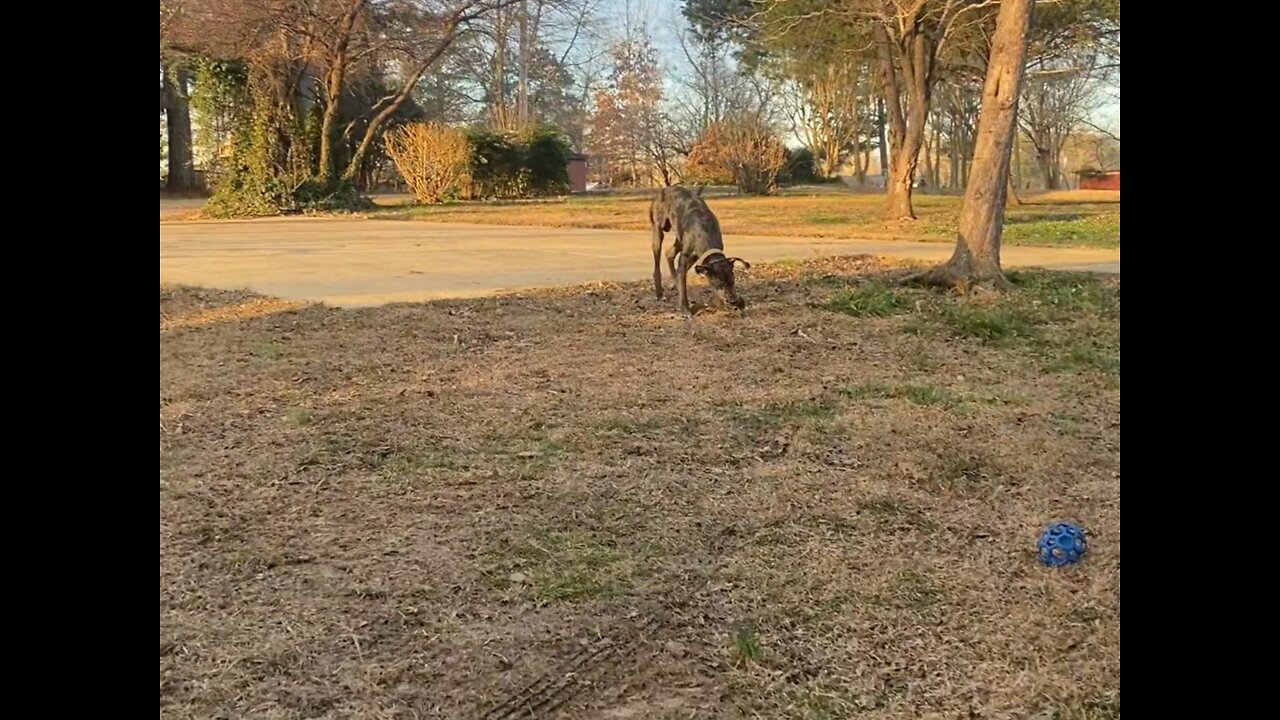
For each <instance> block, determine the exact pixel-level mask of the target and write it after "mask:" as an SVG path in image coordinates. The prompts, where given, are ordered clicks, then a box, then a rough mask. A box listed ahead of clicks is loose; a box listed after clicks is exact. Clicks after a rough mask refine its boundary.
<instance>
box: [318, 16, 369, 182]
mask: <svg viewBox="0 0 1280 720" xmlns="http://www.w3.org/2000/svg"><path fill="white" fill-rule="evenodd" d="M367 1H368V0H351V5H350V6H348V7H347V11H346V12H345V13H343V14H342V19H341V20H339V21H338V27H337V30H336V33H335V34H336V39H337V42H336V43H335V44H334V45H333V52H332V55H330V57H329V68H328V72H327V73H326V74H325V78H324V115H323V118H322V120H321V121H320V183H321V184H322V185H324V187H325V188H326V189H328V188H329V186H330V185H332V184H333V179H334V177H335V176H336V175H337V173H338V167H337V161H336V160H335V158H334V157H333V144H334V141H335V140H336V139H337V133H338V105H339V102H340V101H341V100H342V91H343V84H344V83H345V82H346V76H347V64H348V62H349V58H348V56H347V51H348V49H349V48H350V47H351V32H352V30H353V29H354V28H355V24H356V18H357V17H359V16H360V13H361V11H363V10H364V6H365V4H366V3H367Z"/></svg>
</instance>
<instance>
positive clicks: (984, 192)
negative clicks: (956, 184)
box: [917, 0, 1035, 290]
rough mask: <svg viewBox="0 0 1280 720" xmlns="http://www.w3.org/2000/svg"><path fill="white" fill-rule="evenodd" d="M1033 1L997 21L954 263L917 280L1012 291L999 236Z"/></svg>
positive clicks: (1016, 2) (1012, 5) (1012, 0)
mask: <svg viewBox="0 0 1280 720" xmlns="http://www.w3.org/2000/svg"><path fill="white" fill-rule="evenodd" d="M1034 8H1035V0H1004V1H1003V2H1001V3H1000V14H999V15H998V16H997V18H996V31H995V36H994V37H993V38H992V42H991V56H990V60H989V61H988V63H987V80H986V83H985V84H984V85H983V88H982V110H981V112H980V114H979V116H978V130H977V140H976V144H975V147H974V158H973V168H972V170H971V173H970V176H969V183H968V189H967V190H966V191H965V194H964V206H963V207H962V208H961V210H960V230H959V233H958V234H957V235H956V249H955V253H954V254H953V255H952V256H951V259H950V260H948V261H947V262H946V263H944V264H942V265H939V266H937V267H935V268H933V269H931V270H929V271H927V272H925V273H923V274H922V275H920V276H918V278H917V279H918V280H920V281H923V282H925V283H927V284H932V285H943V286H950V287H955V288H957V289H960V290H967V289H968V288H969V287H970V286H972V285H975V284H990V285H993V286H995V287H996V288H999V289H1006V288H1008V284H1009V283H1008V280H1006V279H1005V277H1004V272H1003V271H1002V270H1001V269H1000V236H1001V233H1002V231H1003V229H1004V227H1003V226H1004V206H1005V193H1007V192H1008V189H1009V158H1010V155H1011V154H1012V151H1013V137H1014V133H1015V131H1016V129H1017V119H1018V96H1019V94H1020V92H1021V88H1022V77H1023V73H1024V70H1025V68H1026V61H1027V39H1028V35H1029V32H1030V25H1031V13H1032V11H1033V9H1034Z"/></svg>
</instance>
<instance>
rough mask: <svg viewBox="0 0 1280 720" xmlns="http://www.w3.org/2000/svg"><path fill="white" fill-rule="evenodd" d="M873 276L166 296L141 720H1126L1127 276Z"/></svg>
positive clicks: (795, 274)
mask: <svg viewBox="0 0 1280 720" xmlns="http://www.w3.org/2000/svg"><path fill="white" fill-rule="evenodd" d="M896 272H899V271H898V270H896V269H892V268H885V267H884V266H882V265H880V264H877V263H876V262H874V261H872V260H869V259H867V258H838V259H829V260H822V261H817V262H813V263H804V264H795V265H789V266H757V267H755V268H753V269H752V270H751V271H750V272H749V273H747V274H746V276H745V277H744V278H743V279H742V280H741V281H740V282H741V283H742V287H743V290H744V292H746V293H747V294H748V298H749V299H750V300H751V302H752V305H751V306H750V308H749V309H748V311H747V312H746V313H745V314H743V315H741V316H739V315H736V314H728V313H721V312H705V313H703V314H702V315H700V316H699V317H698V318H696V319H695V320H693V321H691V322H686V321H683V320H680V319H679V318H678V317H676V315H675V313H674V312H672V309H673V307H672V305H670V304H666V303H658V302H656V301H655V300H653V299H652V297H651V295H650V294H649V291H648V290H647V288H646V287H645V283H635V284H625V285H613V284H600V285H596V286H591V287H583V288H574V289H566V290H558V291H550V292H544V293H534V294H519V295H511V296H506V297H500V298H494V299H485V300H472V301H452V302H438V303H428V304H419V305H401V306H391V307H384V308H378V309H370V310H361V311H341V310H335V309H331V308H326V307H322V306H306V307H298V306H295V305H291V304H272V301H270V300H267V299H263V298H254V297H252V296H249V295H246V294H243V293H218V292H209V291H199V290H191V289H182V288H167V289H165V288H162V290H161V326H162V330H161V335H160V704H161V716H162V717H166V718H196V717H200V718H204V717H219V716H254V717H266V718H272V717H276V718H286V717H288V718H293V717H325V718H330V717H331V718H339V717H342V718H346V717H359V718H382V717H405V718H410V717H441V718H463V717H487V718H503V717H510V718H516V717H564V718H576V717H606V718H624V717H636V718H640V717H643V718H663V717H671V718H674V717H741V716H763V717H796V718H820V717H848V716H850V715H857V714H865V715H866V716H868V717H885V718H919V717H922V716H927V715H928V714H929V713H939V714H941V715H942V716H945V717H957V716H960V717H989V718H1006V717H1011V716H1013V717H1022V716H1024V715H1026V714H1030V713H1032V712H1037V711H1041V710H1046V709H1052V710H1056V711H1058V713H1059V714H1060V715H1061V716H1062V717H1066V718H1103V717H1118V716H1119V687H1120V685H1119V669H1120V651H1119V648H1120V645H1119V642H1120V634H1119V628H1120V619H1119V618H1120V615H1119V611H1120V606H1119V603H1120V600H1119V584H1120V504H1119V499H1120V495H1119V485H1120V481H1119V469H1120V389H1119V280H1118V279H1114V280H1099V279H1096V278H1091V277H1087V276H1067V275H1061V274H1053V275H1050V274H1039V273H1025V274H1020V275H1015V282H1016V283H1017V284H1018V287H1019V288H1020V290H1019V292H1018V293H1016V294H1015V297H1013V298H1010V299H1004V300H1001V299H991V298H986V299H976V300H956V299H952V298H945V297H941V296H938V295H932V294H929V293H926V292H923V291H915V290H905V289H901V288H897V287H895V286H893V285H892V284H891V283H890V282H888V280H890V279H891V278H892V276H893V274H894V273H896ZM694 294H695V297H705V296H706V295H705V294H706V288H705V287H704V286H703V285H702V284H701V283H699V284H697V286H696V289H695V290H694ZM246 308H249V309H248V310H246ZM208 318H216V321H208V320H207V319H208ZM166 323H167V324H166ZM1063 518H1065V519H1073V520H1076V521H1079V522H1081V523H1082V524H1083V525H1084V526H1085V527H1086V528H1087V529H1088V530H1089V531H1090V533H1091V540H1092V546H1091V547H1092V549H1091V552H1090V555H1089V556H1087V559H1086V561H1085V562H1084V563H1083V564H1081V565H1080V566H1077V567H1074V568H1069V569H1066V570H1062V571H1050V570H1047V569H1044V568H1041V567H1040V566H1038V565H1037V564H1036V562H1035V559H1034V542H1035V537H1036V534H1037V532H1038V531H1039V530H1040V529H1041V528H1042V527H1043V526H1045V525H1046V524H1048V523H1049V522H1051V521H1053V520H1057V519H1063Z"/></svg>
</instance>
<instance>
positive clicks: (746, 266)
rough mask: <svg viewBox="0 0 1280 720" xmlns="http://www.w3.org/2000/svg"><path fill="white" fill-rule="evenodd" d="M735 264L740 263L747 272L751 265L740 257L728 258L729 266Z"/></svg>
mask: <svg viewBox="0 0 1280 720" xmlns="http://www.w3.org/2000/svg"><path fill="white" fill-rule="evenodd" d="M736 262H740V263H742V267H744V268H746V269H747V270H750V269H751V263H749V262H747V261H746V260H743V259H742V258H740V257H735V258H729V264H733V263H736Z"/></svg>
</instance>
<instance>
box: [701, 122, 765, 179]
mask: <svg viewBox="0 0 1280 720" xmlns="http://www.w3.org/2000/svg"><path fill="white" fill-rule="evenodd" d="M785 162H786V154H785V152H784V150H783V147H782V142H781V141H780V140H778V138H777V136H776V135H774V134H773V133H772V132H771V131H770V130H769V129H768V128H766V127H763V126H761V125H758V124H754V123H735V122H722V123H714V124H712V125H710V126H708V127H707V129H706V130H704V131H703V133H702V137H700V138H699V139H698V142H697V144H696V145H694V147H693V149H692V150H691V151H690V152H689V170H690V174H691V175H692V176H694V177H697V178H699V179H701V180H705V181H708V182H730V183H732V184H734V185H737V186H738V189H739V190H740V191H742V192H744V193H746V194H748V195H768V194H770V193H772V192H774V191H775V190H776V189H777V187H778V173H779V172H781V170H782V166H783V164H784V163H785Z"/></svg>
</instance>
